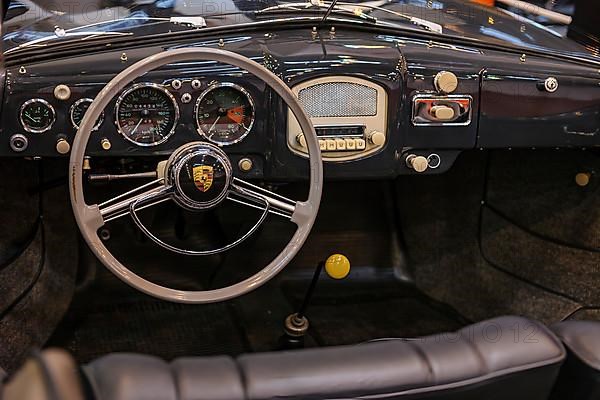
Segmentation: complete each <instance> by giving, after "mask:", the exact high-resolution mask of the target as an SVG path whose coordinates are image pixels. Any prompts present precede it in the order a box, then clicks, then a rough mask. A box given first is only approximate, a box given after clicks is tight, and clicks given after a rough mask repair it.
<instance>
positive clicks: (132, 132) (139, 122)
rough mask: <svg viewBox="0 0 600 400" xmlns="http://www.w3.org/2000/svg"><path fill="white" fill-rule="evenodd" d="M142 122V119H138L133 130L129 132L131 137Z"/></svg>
mask: <svg viewBox="0 0 600 400" xmlns="http://www.w3.org/2000/svg"><path fill="white" fill-rule="evenodd" d="M143 120H144V118H140V120H139V121H138V123H137V125H136V126H135V128H133V130H132V131H131V133H130V135H131V136H133V134H134V133H135V131H137V128H139V127H140V124H141V123H142V121H143Z"/></svg>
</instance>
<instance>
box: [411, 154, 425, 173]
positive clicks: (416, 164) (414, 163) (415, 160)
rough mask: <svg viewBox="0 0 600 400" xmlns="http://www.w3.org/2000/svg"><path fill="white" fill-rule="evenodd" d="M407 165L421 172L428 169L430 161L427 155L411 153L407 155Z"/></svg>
mask: <svg viewBox="0 0 600 400" xmlns="http://www.w3.org/2000/svg"><path fill="white" fill-rule="evenodd" d="M406 165H407V166H408V168H410V169H414V170H415V171H416V172H419V173H421V172H425V171H426V170H427V167H428V166H429V163H428V162H427V159H426V158H425V157H423V156H417V155H414V154H411V155H409V156H408V157H406Z"/></svg>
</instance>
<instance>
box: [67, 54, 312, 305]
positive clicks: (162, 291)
mask: <svg viewBox="0 0 600 400" xmlns="http://www.w3.org/2000/svg"><path fill="white" fill-rule="evenodd" d="M182 61H216V62H220V63H224V64H229V65H233V66H235V67H238V68H241V69H243V70H246V71H248V72H249V73H251V74H252V75H254V76H256V77H258V78H259V79H261V80H263V81H264V82H265V83H266V84H267V85H268V86H269V87H271V88H272V89H273V90H274V91H275V92H276V93H277V94H278V95H279V96H280V97H281V98H282V99H283V101H284V102H285V103H286V104H287V106H288V107H289V108H290V110H292V112H293V114H294V115H295V117H296V119H297V120H298V122H299V124H300V127H301V128H302V132H303V133H304V136H305V137H306V145H307V147H308V150H309V164H310V189H309V194H308V198H307V199H306V201H295V200H291V199H289V198H286V197H283V196H281V195H279V194H277V193H274V192H272V191H269V190H266V189H264V188H262V187H259V186H256V185H253V184H251V183H249V182H246V181H244V180H242V179H239V178H237V177H234V176H233V168H232V166H231V161H230V160H229V157H228V156H227V154H226V153H225V152H224V151H223V150H221V149H220V148H219V147H217V146H215V145H213V144H210V143H207V142H202V141H197V142H190V143H187V144H185V145H183V146H181V147H180V148H178V149H176V150H175V151H174V152H173V153H172V154H171V156H170V157H169V159H168V160H167V161H166V163H162V168H159V169H158V170H159V173H158V177H157V179H156V180H155V181H153V182H150V183H147V184H144V185H142V186H140V187H138V188H136V189H133V190H130V191H128V192H126V193H123V194H121V195H119V196H116V197H114V198H112V199H110V200H108V201H106V202H103V203H100V204H87V203H86V201H85V197H84V193H83V168H82V167H83V160H84V155H85V149H86V146H87V143H88V141H89V139H90V133H91V132H92V129H93V127H94V125H95V122H96V120H97V118H98V117H99V116H100V113H101V112H102V111H103V110H104V108H105V107H106V106H107V105H108V103H109V102H110V100H111V99H112V98H113V97H114V96H115V95H116V94H117V93H120V92H121V91H122V90H123V89H124V88H125V86H127V85H129V84H130V83H131V82H133V81H134V80H135V79H136V78H138V77H140V76H142V75H143V74H145V73H147V72H149V71H151V70H153V69H156V68H159V67H161V66H163V65H166V64H170V63H177V62H182ZM68 175H69V192H70V197H71V205H72V207H73V212H74V214H75V220H76V221H77V225H78V227H79V229H80V231H81V234H82V235H83V238H84V239H85V241H86V242H87V244H88V245H89V247H90V249H91V250H92V252H93V253H94V254H95V255H96V257H98V259H99V260H100V261H101V262H102V263H103V264H104V265H105V266H106V267H107V268H108V269H109V270H110V271H112V272H113V273H114V274H115V275H116V276H117V277H118V278H120V279H121V280H123V281H124V282H126V283H127V284H129V285H131V286H132V287H134V288H136V289H138V290H140V291H142V292H144V293H146V294H149V295H151V296H154V297H157V298H160V299H163V300H169V301H173V302H179V303H195V304H199V303H213V302H218V301H224V300H227V299H231V298H234V297H238V296H241V295H243V294H245V293H247V292H249V291H251V290H253V289H256V288H258V287H260V286H261V285H263V284H264V283H266V282H267V281H269V280H270V279H272V278H273V277H274V276H275V275H277V274H278V273H279V272H281V270H282V269H283V268H285V266H286V265H287V264H288V263H289V262H290V261H291V260H292V259H293V258H294V256H295V255H296V253H298V251H299V250H300V248H301V247H302V245H303V244H304V242H305V241H306V238H307V237H308V235H309V233H310V230H311V228H312V226H313V224H314V221H315V218H316V216H317V212H318V209H319V204H320V201H321V192H322V188H323V163H322V160H321V153H320V150H319V145H318V141H317V135H316V133H315V129H314V127H313V125H312V123H311V121H310V119H309V117H308V116H307V115H306V113H305V112H304V110H303V109H302V107H301V105H300V104H299V103H298V100H297V98H296V96H295V95H294V94H293V93H292V91H291V90H290V89H289V88H288V87H287V85H286V84H285V83H283V81H282V80H281V79H279V78H278V77H277V76H276V75H275V74H273V73H272V72H271V71H269V70H268V69H266V68H265V67H263V66H262V65H260V64H258V63H256V62H254V61H252V60H250V59H248V58H246V57H244V56H241V55H238V54H236V53H232V52H229V51H225V50H219V49H211V48H183V49H174V50H167V51H164V52H162V53H159V54H156V55H152V56H150V57H147V58H145V59H143V60H140V61H138V62H136V63H135V64H133V65H131V66H130V67H128V68H127V69H125V70H124V71H122V72H121V73H119V74H118V75H116V76H115V77H114V78H113V79H112V80H111V81H110V82H109V83H108V84H107V85H106V86H105V87H104V88H103V89H102V91H100V93H99V94H98V96H97V97H96V98H95V99H94V101H93V102H92V104H91V105H90V107H89V108H88V110H87V112H86V113H85V116H84V118H83V120H82V122H81V124H80V127H79V130H78V131H77V135H76V136H75V139H74V141H73V146H72V152H71V158H70V161H69V173H68ZM169 200H170V201H173V202H174V203H175V204H177V205H178V206H180V207H183V208H185V209H187V210H192V211H202V210H208V209H212V208H214V207H217V206H219V205H220V204H221V203H222V202H223V201H225V200H231V201H234V202H236V203H241V204H244V205H247V206H250V207H253V208H260V209H262V210H263V213H262V215H261V217H260V218H259V220H258V222H257V223H256V224H255V225H254V226H253V227H252V228H251V229H250V230H249V231H248V232H247V233H246V234H245V235H243V236H242V237H240V238H239V239H238V240H236V241H234V242H233V243H230V244H229V245H227V246H224V247H222V248H219V249H215V250H207V251H192V250H186V249H181V248H177V247H174V246H172V245H170V244H168V243H165V242H163V241H162V240H160V239H159V238H158V237H156V236H155V235H154V234H152V232H150V230H149V229H147V228H146V227H145V226H144V225H143V224H142V222H141V220H140V219H139V218H138V216H137V213H136V211H138V210H140V209H142V208H145V207H150V206H152V205H154V204H158V203H161V202H163V201H169ZM269 213H271V214H275V215H279V216H281V217H284V218H289V219H290V220H291V221H292V222H294V223H295V224H296V231H295V233H294V235H293V236H292V238H291V239H290V241H289V242H288V243H287V245H286V246H285V248H284V249H283V250H282V251H281V252H280V253H279V254H278V255H277V256H276V257H275V258H274V259H273V260H272V261H271V262H270V263H269V264H268V265H267V266H265V267H264V268H263V269H262V270H260V271H259V272H258V273H256V274H255V275H253V276H251V277H249V278H247V279H245V280H243V281H240V282H238V283H235V284H233V285H230V286H227V287H223V288H219V289H213V290H204V291H187V290H177V289H174V288H169V287H165V286H161V285H158V284H156V283H154V282H151V281H149V280H146V279H144V278H143V277H141V276H139V275H137V274H135V273H134V272H133V271H131V270H130V269H129V268H127V266H126V265H123V264H122V263H121V262H120V261H119V260H117V259H116V258H115V257H114V256H113V254H112V253H111V252H110V251H109V250H108V249H107V248H106V246H105V245H104V244H103V242H102V240H100V238H99V237H98V230H99V228H101V227H102V226H103V225H104V224H105V223H106V222H108V221H110V220H112V219H115V218H118V217H121V216H124V215H128V214H129V215H130V216H131V217H132V218H133V220H134V222H135V223H136V224H137V225H138V227H139V228H140V229H141V230H142V232H144V234H146V235H147V236H148V237H149V238H150V239H152V241H153V242H154V243H156V244H158V245H160V246H162V247H164V248H166V249H168V250H170V251H174V252H177V253H180V254H186V255H190V256H197V255H207V254H214V253H219V252H222V251H225V250H228V249H231V248H232V247H235V246H237V245H238V244H240V243H241V242H242V241H243V240H245V239H246V238H248V237H249V236H250V235H252V233H254V232H255V231H256V229H257V228H258V227H259V226H260V225H261V224H262V223H263V222H264V220H265V219H266V216H267V215H268V214H269Z"/></svg>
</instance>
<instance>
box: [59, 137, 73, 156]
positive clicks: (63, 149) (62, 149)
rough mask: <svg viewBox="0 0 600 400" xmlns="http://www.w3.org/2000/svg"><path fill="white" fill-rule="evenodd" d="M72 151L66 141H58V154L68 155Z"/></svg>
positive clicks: (61, 139)
mask: <svg viewBox="0 0 600 400" xmlns="http://www.w3.org/2000/svg"><path fill="white" fill-rule="evenodd" d="M69 151H71V145H70V144H69V142H67V140H66V139H64V138H60V139H58V140H57V141H56V152H57V153H58V154H67V153H68V152H69Z"/></svg>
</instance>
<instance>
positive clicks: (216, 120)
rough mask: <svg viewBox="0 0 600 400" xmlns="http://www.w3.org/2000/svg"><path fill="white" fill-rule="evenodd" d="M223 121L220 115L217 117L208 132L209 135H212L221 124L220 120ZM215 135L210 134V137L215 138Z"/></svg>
mask: <svg viewBox="0 0 600 400" xmlns="http://www.w3.org/2000/svg"><path fill="white" fill-rule="evenodd" d="M220 119H221V116H220V115H219V116H218V117H217V119H215V122H213V124H212V125H211V126H210V129H209V130H208V133H209V134H210V133H211V132H212V130H213V129H215V126H216V125H217V122H219V120H220ZM213 135H214V133H213V134H210V137H213Z"/></svg>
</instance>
